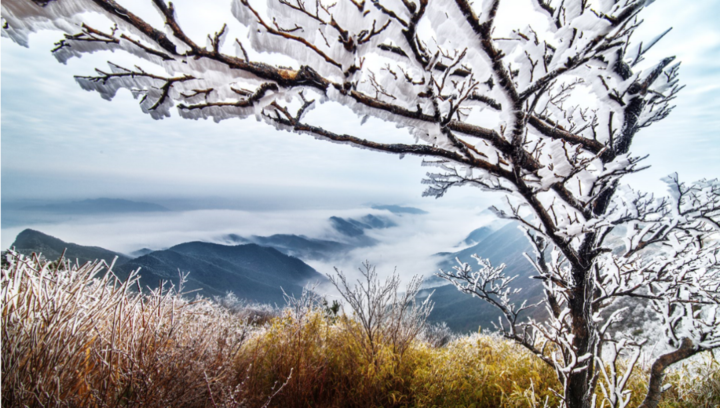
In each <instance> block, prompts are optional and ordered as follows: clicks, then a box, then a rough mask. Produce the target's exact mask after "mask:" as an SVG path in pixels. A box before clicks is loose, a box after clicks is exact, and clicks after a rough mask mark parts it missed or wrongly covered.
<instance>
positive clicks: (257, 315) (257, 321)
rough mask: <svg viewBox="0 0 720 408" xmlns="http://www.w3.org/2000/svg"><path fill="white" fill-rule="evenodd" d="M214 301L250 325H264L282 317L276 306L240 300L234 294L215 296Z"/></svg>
mask: <svg viewBox="0 0 720 408" xmlns="http://www.w3.org/2000/svg"><path fill="white" fill-rule="evenodd" d="M213 300H214V301H215V303H217V304H218V305H219V306H221V307H223V308H225V309H227V310H228V311H230V312H231V313H233V314H234V315H235V316H236V317H237V318H239V319H240V320H242V321H244V322H247V323H248V324H254V325H262V324H265V323H267V322H269V321H270V320H272V319H273V318H275V317H277V316H279V315H280V309H279V308H278V307H276V306H273V305H269V304H266V303H257V302H251V301H248V300H247V299H240V298H238V297H237V296H235V294H234V293H232V292H228V293H227V294H226V295H225V296H222V297H220V296H214V297H213Z"/></svg>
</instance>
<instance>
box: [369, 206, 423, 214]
mask: <svg viewBox="0 0 720 408" xmlns="http://www.w3.org/2000/svg"><path fill="white" fill-rule="evenodd" d="M370 208H372V209H374V210H388V211H390V212H391V213H393V214H427V211H423V210H421V209H419V208H415V207H401V206H399V205H373V206H371V207H370Z"/></svg>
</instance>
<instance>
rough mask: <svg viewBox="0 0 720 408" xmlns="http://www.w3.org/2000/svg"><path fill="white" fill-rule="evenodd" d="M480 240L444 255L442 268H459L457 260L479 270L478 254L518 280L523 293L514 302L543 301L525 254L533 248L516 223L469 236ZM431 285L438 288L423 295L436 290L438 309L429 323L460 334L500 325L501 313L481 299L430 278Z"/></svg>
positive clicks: (538, 282) (435, 309)
mask: <svg viewBox="0 0 720 408" xmlns="http://www.w3.org/2000/svg"><path fill="white" fill-rule="evenodd" d="M476 238H477V239H479V241H478V242H477V243H476V244H475V245H473V246H471V247H469V248H466V249H463V250H461V251H458V252H454V253H451V254H443V258H444V260H443V261H442V262H441V263H440V265H439V267H440V268H441V269H443V270H446V271H447V270H451V268H452V267H453V266H455V265H457V262H456V261H455V258H458V259H460V261H462V262H466V263H469V264H470V266H472V267H473V268H477V265H478V263H477V261H476V260H475V259H473V258H472V255H473V254H477V255H478V256H479V257H480V258H487V259H489V260H490V261H491V262H492V264H493V265H495V266H499V265H500V264H503V263H504V264H505V273H506V274H507V275H508V276H515V275H517V278H516V279H515V280H514V281H513V286H514V287H517V288H522V291H521V292H520V293H519V294H517V295H515V296H514V297H513V300H516V301H518V302H522V300H525V299H527V301H528V304H531V303H534V302H537V301H539V300H540V299H542V297H543V296H544V295H543V292H542V284H541V283H540V281H538V280H534V279H530V277H531V276H532V275H534V274H535V271H534V269H533V268H532V266H531V265H530V263H529V262H528V260H527V259H526V258H525V257H524V255H523V253H529V254H532V247H531V246H530V242H529V241H528V240H527V238H526V236H525V234H524V233H523V232H522V231H521V230H520V229H518V227H517V224H515V223H510V224H507V225H505V226H504V227H502V228H500V229H498V230H497V231H492V230H489V229H483V228H480V229H478V230H475V231H473V232H472V233H470V235H469V236H468V238H466V239H465V240H464V241H463V242H467V241H468V240H469V239H476ZM427 281H428V283H430V284H432V285H437V286H435V287H433V288H427V289H423V291H422V292H421V295H422V296H427V294H429V293H430V292H432V291H434V293H433V295H432V299H433V301H434V302H435V307H434V309H433V311H432V313H431V314H430V317H429V320H430V321H433V322H441V321H444V322H446V323H447V324H448V326H450V328H451V329H453V330H454V331H458V332H470V331H476V330H477V328H478V326H482V327H484V328H492V327H493V326H492V322H494V323H497V321H498V317H500V312H498V311H497V309H495V308H494V307H492V306H491V305H490V304H488V303H487V302H485V301H483V300H480V299H478V298H475V297H472V296H470V295H466V294H463V293H461V292H460V291H458V290H457V288H455V286H454V285H452V284H447V285H445V284H443V283H445V282H447V281H445V280H443V279H440V278H438V277H432V278H429V279H428V280H427ZM534 313H535V314H534V316H535V317H542V313H544V312H543V311H534Z"/></svg>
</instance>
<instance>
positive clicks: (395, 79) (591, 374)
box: [2, 0, 720, 408]
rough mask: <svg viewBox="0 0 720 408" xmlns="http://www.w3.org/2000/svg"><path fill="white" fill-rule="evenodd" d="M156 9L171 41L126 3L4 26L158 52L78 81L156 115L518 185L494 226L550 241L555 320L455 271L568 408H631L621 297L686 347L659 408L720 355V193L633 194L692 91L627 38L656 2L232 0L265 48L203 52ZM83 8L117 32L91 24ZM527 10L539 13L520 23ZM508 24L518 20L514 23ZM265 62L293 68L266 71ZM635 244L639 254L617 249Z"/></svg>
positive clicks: (71, 41)
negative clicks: (681, 371) (325, 120)
mask: <svg viewBox="0 0 720 408" xmlns="http://www.w3.org/2000/svg"><path fill="white" fill-rule="evenodd" d="M152 2H153V4H154V5H155V6H156V8H157V10H158V12H159V13H160V14H161V17H162V18H163V20H164V22H165V30H160V29H158V28H156V27H153V26H151V25H150V24H148V23H147V22H145V21H144V20H142V19H141V18H140V17H138V16H137V15H135V14H133V13H132V12H131V11H130V10H127V9H125V8H124V7H122V6H120V5H119V4H117V3H115V2H114V1H112V0H74V1H69V0H57V1H53V0H32V1H30V0H10V1H5V2H3V4H2V13H3V18H4V19H5V21H4V27H5V28H4V30H3V34H4V35H7V36H10V37H11V38H13V39H14V40H15V41H17V42H19V43H25V42H26V39H27V35H28V34H29V33H30V32H32V31H33V30H37V29H40V28H47V27H57V28H59V29H62V30H65V31H66V33H67V34H66V35H65V38H64V39H62V40H61V41H59V42H58V43H57V47H56V48H55V49H54V50H53V53H54V54H55V55H56V56H57V58H58V59H59V60H60V61H64V60H66V59H68V58H71V57H73V56H77V55H80V54H82V53H84V52H93V51H96V50H124V51H127V52H129V53H131V54H133V55H136V56H138V57H140V58H142V59H144V60H145V61H147V62H148V63H149V64H151V65H154V66H155V67H156V69H155V70H150V69H148V68H141V67H135V68H127V67H121V66H118V65H115V64H110V69H109V70H105V71H102V70H97V74H96V75H93V76H80V77H76V79H77V81H78V83H79V84H80V86H81V87H83V88H84V89H87V90H95V91H98V92H99V93H100V94H101V95H102V96H103V97H104V98H106V99H111V98H112V97H113V96H114V95H115V93H116V92H117V90H118V89H120V88H126V89H129V90H130V91H131V92H132V93H133V95H135V96H136V97H138V98H140V107H141V109H142V110H143V111H144V112H146V113H149V114H150V115H152V116H153V117H155V118H161V117H164V116H168V115H169V114H170V109H171V108H172V107H173V106H177V111H178V113H179V114H180V116H182V117H185V118H201V117H202V118H209V117H211V118H214V119H215V120H222V119H226V118H233V117H238V118H243V117H248V116H252V115H255V116H256V117H258V118H261V119H262V120H264V121H265V122H267V123H268V124H270V125H272V126H275V127H277V128H278V129H283V130H288V131H294V132H298V133H304V134H309V135H312V136H314V137H316V138H319V139H323V140H329V141H333V142H338V143H343V144H349V145H352V146H356V147H362V148H367V149H372V150H377V151H383V152H390V153H396V154H400V155H404V154H413V155H419V156H422V157H423V158H425V163H426V164H428V165H433V166H437V167H438V168H439V169H440V171H439V172H438V173H431V174H428V179H427V180H426V182H427V183H428V184H429V188H428V190H427V193H426V194H427V195H431V196H436V197H440V196H442V195H443V194H444V193H445V192H446V191H447V190H448V189H449V188H451V187H453V186H459V185H474V186H478V187H480V188H482V189H485V190H492V191H502V192H505V193H507V194H508V208H509V209H507V210H505V211H499V214H500V215H501V216H505V217H509V218H512V219H515V220H517V221H518V222H520V223H521V224H522V225H523V226H524V228H525V229H526V230H527V233H528V236H529V239H530V240H531V242H532V243H533V245H534V246H535V248H536V251H535V252H536V253H535V254H534V256H532V257H531V262H532V263H533V264H534V265H535V267H536V269H537V271H538V278H539V279H541V280H542V282H543V285H544V288H545V300H544V302H543V305H545V306H546V307H547V309H548V310H549V314H550V317H549V320H548V321H547V322H543V323H539V322H533V321H526V320H523V319H522V317H521V316H520V314H521V312H522V311H523V310H526V308H527V306H526V305H521V306H515V305H513V304H511V303H510V302H509V300H508V296H509V294H510V286H509V285H510V282H511V279H510V278H508V277H506V276H504V275H503V273H502V267H499V268H496V267H493V266H492V265H489V264H484V263H483V264H481V269H480V271H477V272H473V271H472V270H471V269H470V267H469V266H467V265H460V267H459V268H458V269H457V270H456V271H455V272H447V273H446V274H445V276H446V277H447V278H449V279H451V280H452V281H454V282H455V283H456V284H457V285H458V287H459V288H460V289H461V290H463V291H465V292H469V293H473V294H475V295H477V296H479V297H481V298H483V299H485V300H487V301H489V302H491V303H492V304H494V305H495V306H497V307H498V308H500V309H501V310H502V311H503V314H504V316H505V319H506V320H505V321H504V322H502V323H501V325H502V331H503V333H504V334H505V335H506V336H507V337H509V338H512V339H514V340H516V341H518V342H519V343H521V344H523V345H524V346H525V347H527V348H528V349H529V350H531V351H532V352H534V353H535V354H536V355H538V357H539V358H542V359H543V360H544V361H546V362H547V363H548V364H550V365H551V366H552V367H554V368H555V370H556V372H557V374H558V378H559V379H560V380H561V383H562V384H563V386H564V389H563V390H562V397H563V401H564V403H565V405H566V406H568V407H570V408H577V407H590V406H593V405H595V403H596V400H595V395H596V394H595V390H596V388H597V385H598V383H599V382H600V383H601V384H602V387H603V388H602V389H603V390H604V391H605V394H604V395H605V398H606V399H607V400H608V401H609V403H610V404H611V405H613V406H623V405H624V404H625V401H626V395H625V392H624V390H623V386H624V379H625V377H624V376H623V375H618V373H617V372H616V371H613V369H612V368H613V367H614V366H613V364H609V363H611V362H612V361H614V360H613V359H611V360H605V358H606V357H607V356H608V355H609V354H614V355H615V356H617V355H622V353H625V352H626V351H627V350H628V349H631V350H636V349H637V347H639V346H640V345H641V343H642V341H641V340H640V339H620V338H617V336H614V335H611V333H610V331H609V327H610V326H611V325H612V324H613V322H615V321H616V320H617V319H618V318H620V316H621V312H616V313H614V314H612V315H611V316H606V315H604V314H603V311H604V310H607V308H608V307H610V306H611V305H612V304H613V303H614V302H615V301H616V300H617V299H620V298H625V297H635V298H638V299H642V300H645V301H647V302H649V303H650V304H651V305H652V307H653V308H654V310H656V311H657V312H658V315H659V316H660V318H661V319H662V321H663V322H664V323H665V327H666V334H667V337H668V341H669V343H670V345H671V346H672V347H673V348H674V349H673V350H672V351H670V352H669V353H667V354H665V355H663V356H660V357H659V359H658V360H657V361H656V362H655V363H654V365H653V370H652V373H651V378H650V386H649V389H648V393H647V398H646V400H645V403H644V406H647V407H651V406H656V405H657V401H658V400H659V398H660V390H661V382H662V375H663V371H664V369H665V368H666V367H667V366H668V365H670V364H672V363H674V362H677V361H680V360H682V359H684V358H687V357H689V356H691V355H693V354H696V353H698V352H700V351H703V350H708V349H712V348H715V347H718V345H719V344H718V339H719V338H720V333H718V328H717V326H718V325H717V324H716V323H717V319H718V313H720V311H719V310H718V297H717V295H718V261H717V251H718V246H717V245H718V244H717V242H718V241H717V229H713V228H716V227H717V224H718V218H719V215H718V208H719V207H720V203H718V199H717V198H718V195H719V194H718V183H717V182H715V181H712V182H711V181H702V182H699V183H695V184H692V185H684V184H682V183H680V182H678V181H677V179H673V180H671V186H672V187H673V196H672V197H671V198H669V199H664V200H663V199H660V200H656V199H654V198H653V197H651V196H647V195H644V194H641V193H637V192H633V191H630V190H629V189H628V188H626V187H623V186H622V185H621V184H620V180H621V179H622V177H623V176H625V175H627V174H629V173H633V172H637V171H639V170H640V169H641V168H640V167H639V164H640V162H641V158H639V157H636V156H633V155H631V154H630V153H629V149H630V146H631V144H632V141H633V139H634V137H635V136H636V135H637V133H638V131H639V130H640V129H642V128H645V127H648V126H650V125H652V124H653V123H655V122H657V121H659V120H662V119H663V118H665V117H666V116H667V115H668V114H669V113H670V111H671V109H672V107H671V105H670V102H671V101H672V99H673V98H674V97H675V96H676V94H677V92H678V91H679V90H680V89H681V86H679V85H678V70H679V63H674V62H673V58H672V57H670V58H666V59H663V60H661V61H658V62H657V63H656V64H654V65H649V66H648V68H647V69H644V70H641V69H639V68H640V66H641V65H639V64H641V62H642V61H643V59H644V56H645V55H646V53H647V51H648V50H649V49H650V48H651V47H653V46H655V44H657V42H658V40H659V39H660V38H661V37H662V36H663V35H665V34H666V33H667V31H665V32H662V33H659V34H660V35H659V36H658V37H657V38H656V39H653V40H651V41H648V42H634V41H631V37H632V35H633V33H634V31H635V29H636V28H637V27H638V26H639V25H640V23H641V21H640V20H639V19H638V14H639V13H640V12H641V11H642V9H643V8H644V7H645V6H646V5H647V4H650V3H652V1H651V0H531V3H532V5H533V7H532V8H531V9H530V10H521V11H523V12H527V13H518V10H517V9H513V8H512V5H513V4H515V3H510V2H501V1H500V0H481V1H476V2H475V3H471V2H470V1H469V0H454V1H441V0H433V1H430V0H371V1H370V2H368V1H365V0H360V1H358V0H338V1H337V2H332V3H331V2H328V1H323V0H313V1H307V0H268V7H267V8H266V9H265V8H260V7H258V6H257V5H256V4H255V3H254V2H252V3H251V1H250V0H233V2H232V15H233V16H234V17H235V18H236V19H237V20H239V21H240V23H241V24H242V25H243V26H244V27H246V28H247V33H248V37H249V44H250V45H251V48H246V47H245V44H248V42H247V41H246V40H245V39H242V40H241V39H234V41H232V42H231V43H232V45H233V46H235V50H234V52H231V51H230V50H229V48H231V46H230V45H229V44H227V43H226V39H227V38H228V37H229V35H230V34H229V29H228V28H227V27H226V26H223V27H222V28H220V30H218V31H217V32H215V33H214V34H212V35H209V36H208V37H207V40H206V43H205V45H199V44H198V43H197V42H196V41H197V39H192V38H190V37H189V36H188V35H186V33H185V32H184V31H183V28H182V27H181V26H180V24H179V23H178V20H177V19H176V13H175V9H174V7H173V5H172V4H167V3H165V1H164V0H152ZM88 10H93V11H96V12H99V13H101V14H103V15H105V16H107V17H108V18H109V19H110V20H111V21H112V24H113V25H112V26H111V27H104V28H103V27H90V26H88V25H86V24H83V23H82V20H81V13H82V12H85V11H88ZM511 13H514V14H511ZM524 14H531V15H533V18H529V19H528V20H527V21H525V22H521V21H520V18H521V17H522V15H524ZM503 15H505V16H510V15H514V16H515V21H516V22H517V24H515V27H511V28H505V27H499V26H498V24H496V20H498V17H499V16H503ZM528 23H529V24H528ZM255 51H267V52H279V53H282V54H285V55H287V56H289V57H291V58H292V59H294V60H295V61H296V64H294V65H293V66H292V67H283V66H275V65H272V64H268V63H264V62H261V61H260V60H259V59H260V58H261V56H260V55H259V54H258V53H256V52H255ZM158 67H159V68H161V69H160V70H158V69H157V68H158ZM161 71H164V72H163V73H159V72H161ZM317 100H319V101H325V100H331V101H335V102H338V103H339V104H340V105H342V106H345V107H347V108H348V109H350V110H352V111H353V112H354V113H356V114H357V115H360V116H363V117H366V116H372V117H376V118H380V119H384V120H388V121H392V122H394V123H396V124H398V125H399V126H402V127H405V128H407V129H408V130H409V132H410V133H411V135H412V136H413V137H414V139H415V141H414V143H409V144H395V143H393V144H390V143H383V142H381V141H380V139H378V140H367V139H363V138H360V137H357V136H353V135H347V134H339V133H336V132H333V131H331V130H330V129H326V128H323V127H320V126H317V125H314V124H313V123H310V122H309V121H308V120H309V119H308V117H307V115H306V114H307V113H308V111H309V110H310V109H311V108H316V107H317V105H318V102H316V101H317ZM621 234H624V235H625V241H624V245H617V244H615V243H613V242H614V240H616V239H617V237H618V236H619V235H621ZM549 345H552V347H548V346H549ZM610 349H612V350H610ZM604 350H610V351H609V352H608V353H604V352H603V351H604ZM613 352H614V353H613ZM633 355H634V354H633ZM631 362H632V359H631ZM606 366H608V367H610V368H608V369H606ZM608 370H609V371H608Z"/></svg>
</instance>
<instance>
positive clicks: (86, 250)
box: [13, 229, 326, 304]
mask: <svg viewBox="0 0 720 408" xmlns="http://www.w3.org/2000/svg"><path fill="white" fill-rule="evenodd" d="M13 246H14V247H15V248H16V250H18V252H20V253H22V254H25V255H30V254H31V253H33V252H35V253H41V254H42V255H43V256H44V257H45V258H47V259H50V260H54V259H57V258H59V257H60V254H62V251H63V250H64V249H65V248H67V251H66V253H65V257H66V258H67V259H71V260H78V262H79V263H80V264H83V263H85V262H88V261H94V260H104V261H106V262H108V263H110V262H112V260H113V259H114V258H116V257H117V261H116V264H115V268H114V270H113V272H114V273H115V274H116V275H117V276H118V277H119V278H120V279H125V278H127V276H129V274H130V272H131V271H133V270H137V269H140V276H141V278H140V284H141V285H142V286H143V287H150V288H155V287H157V286H158V284H159V283H160V282H161V281H163V282H171V283H172V284H175V285H177V284H178V283H179V276H180V275H179V272H180V271H182V272H187V273H189V275H188V281H187V283H186V285H185V287H184V290H185V291H192V290H199V293H200V294H202V295H204V296H216V295H218V296H223V295H225V294H226V293H227V292H233V293H235V295H237V297H239V298H244V299H247V300H250V301H253V302H260V303H268V304H283V303H284V299H283V290H285V292H286V293H287V294H292V295H300V293H301V292H302V288H303V286H304V285H305V284H308V283H310V284H312V283H313V282H323V281H325V280H326V278H325V277H324V276H323V275H321V274H319V273H318V272H317V271H315V270H314V269H313V268H311V267H310V266H308V265H307V264H306V263H304V262H303V261H301V260H299V259H297V258H294V257H292V256H288V255H285V254H283V253H281V252H280V251H278V250H276V249H274V248H268V247H263V246H260V245H257V244H244V245H234V246H228V245H220V244H212V243H206V242H188V243H184V244H180V245H176V246H174V247H172V248H168V249H165V250H161V251H152V252H149V253H145V254H144V255H142V256H139V257H137V258H134V259H131V258H130V257H128V256H126V255H122V254H119V253H117V252H113V251H110V250H107V249H104V248H100V247H90V246H82V245H77V244H73V243H68V242H65V241H62V240H60V239H58V238H55V237H52V236H49V235H46V234H43V233H42V232H39V231H34V230H30V229H28V230H25V231H23V232H21V233H20V234H19V235H18V236H17V238H16V240H15V243H14V244H13Z"/></svg>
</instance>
